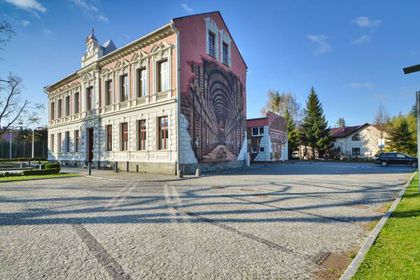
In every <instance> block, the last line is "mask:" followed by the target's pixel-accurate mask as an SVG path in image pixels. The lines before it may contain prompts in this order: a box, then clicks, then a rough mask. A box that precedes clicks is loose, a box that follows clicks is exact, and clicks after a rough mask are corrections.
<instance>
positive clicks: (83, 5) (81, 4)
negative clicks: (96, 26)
mask: <svg viewBox="0 0 420 280" xmlns="http://www.w3.org/2000/svg"><path fill="white" fill-rule="evenodd" d="M69 1H70V2H73V4H74V5H75V6H76V7H78V8H80V9H82V10H84V11H86V12H97V11H98V8H97V7H96V6H95V5H93V4H91V3H88V2H87V1H85V0H69Z"/></svg>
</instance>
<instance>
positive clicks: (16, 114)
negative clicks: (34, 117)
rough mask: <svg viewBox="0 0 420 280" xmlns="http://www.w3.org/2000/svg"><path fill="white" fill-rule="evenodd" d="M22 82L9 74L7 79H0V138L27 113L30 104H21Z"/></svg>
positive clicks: (24, 102)
mask: <svg viewBox="0 0 420 280" xmlns="http://www.w3.org/2000/svg"><path fill="white" fill-rule="evenodd" d="M21 84H22V80H21V79H20V78H19V77H17V76H15V75H13V74H9V76H8V78H7V79H0V100H1V101H0V104H1V106H0V124H1V125H2V126H1V127H0V137H1V135H3V134H4V133H6V131H7V130H8V129H9V128H10V127H11V126H12V125H13V124H14V123H15V122H16V121H17V120H18V119H19V118H20V117H21V116H22V114H23V113H25V111H26V109H27V108H28V106H29V102H28V101H27V100H24V101H23V102H21V100H20V98H19V97H20V94H21Z"/></svg>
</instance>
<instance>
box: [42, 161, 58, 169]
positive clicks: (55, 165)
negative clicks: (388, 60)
mask: <svg viewBox="0 0 420 280" xmlns="http://www.w3.org/2000/svg"><path fill="white" fill-rule="evenodd" d="M45 169H46V170H48V169H58V170H60V169H61V166H60V163H59V162H49V163H46V164H45Z"/></svg>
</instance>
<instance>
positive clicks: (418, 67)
mask: <svg viewBox="0 0 420 280" xmlns="http://www.w3.org/2000/svg"><path fill="white" fill-rule="evenodd" d="M403 71H404V74H406V75H407V74H411V73H414V72H419V71H420V64H417V65H413V66H409V67H405V68H403ZM416 108H417V167H418V166H419V165H420V91H416ZM418 184H419V185H418V189H419V193H420V179H419V180H418Z"/></svg>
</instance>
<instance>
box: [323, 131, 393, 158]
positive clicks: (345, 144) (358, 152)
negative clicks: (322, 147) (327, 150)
mask: <svg viewBox="0 0 420 280" xmlns="http://www.w3.org/2000/svg"><path fill="white" fill-rule="evenodd" d="M330 136H331V138H333V148H332V150H333V153H334V154H335V155H337V156H339V157H340V158H372V157H373V156H375V154H377V153H378V152H379V151H380V150H381V147H382V148H383V147H384V143H385V140H384V139H385V138H386V133H385V132H383V131H381V130H379V129H378V128H377V127H375V126H374V125H371V124H368V123H365V124H363V125H357V126H346V127H338V128H332V129H331V130H330Z"/></svg>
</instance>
